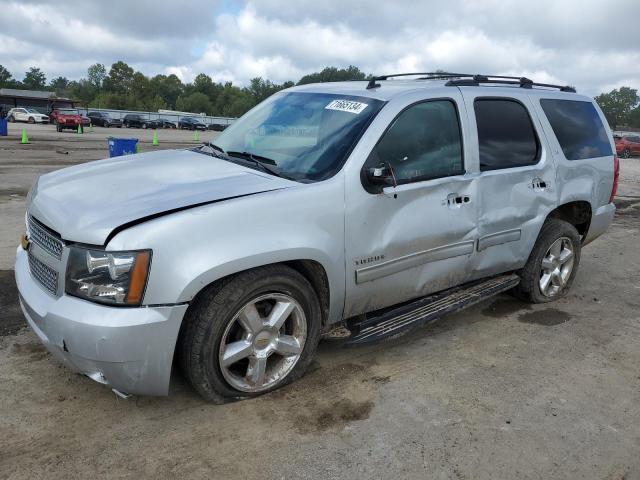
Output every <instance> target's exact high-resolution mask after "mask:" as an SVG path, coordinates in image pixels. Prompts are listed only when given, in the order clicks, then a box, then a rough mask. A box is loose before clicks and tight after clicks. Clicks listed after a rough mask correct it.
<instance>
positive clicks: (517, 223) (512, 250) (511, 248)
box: [465, 95, 557, 278]
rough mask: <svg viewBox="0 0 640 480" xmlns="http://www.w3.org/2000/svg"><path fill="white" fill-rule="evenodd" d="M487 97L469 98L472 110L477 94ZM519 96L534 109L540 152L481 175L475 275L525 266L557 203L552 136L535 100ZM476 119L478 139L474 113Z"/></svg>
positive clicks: (530, 108)
mask: <svg viewBox="0 0 640 480" xmlns="http://www.w3.org/2000/svg"><path fill="white" fill-rule="evenodd" d="M482 96H483V95H477V96H476V95H472V96H471V95H470V96H469V97H465V99H467V98H468V109H469V110H470V111H471V112H473V102H474V100H475V98H477V97H482ZM504 98H505V100H507V99H510V98H513V97H508V96H504ZM517 100H518V101H519V102H521V103H522V104H523V105H524V106H525V107H526V108H527V110H528V112H529V116H530V118H531V121H532V123H533V126H534V129H535V132H536V134H537V136H538V140H539V142H540V149H541V150H540V156H539V160H538V163H537V164H535V165H530V166H523V167H513V168H506V169H502V170H489V171H483V172H482V173H481V174H480V178H479V189H480V205H479V224H478V228H479V240H478V255H477V257H476V265H475V268H474V274H473V277H474V278H481V277H484V276H487V275H492V274H497V273H502V272H505V271H509V270H514V269H517V268H521V267H522V266H523V265H524V264H525V263H526V261H527V259H528V258H529V254H530V253H531V250H532V248H533V245H534V244H535V241H536V239H537V237H538V234H539V232H540V228H541V227H542V224H543V223H544V220H545V219H546V217H547V215H548V214H549V212H550V211H551V210H553V209H554V208H555V206H556V205H557V186H556V174H555V161H554V158H553V154H552V152H551V151H550V149H549V147H548V141H547V137H546V135H545V132H544V130H543V129H542V126H541V124H540V121H539V118H538V116H537V113H536V111H535V109H534V108H533V105H532V102H531V100H530V99H529V98H528V97H523V96H518V97H517ZM470 115H472V114H470ZM472 123H473V126H474V129H475V131H474V136H475V139H476V142H477V126H476V120H475V116H474V117H473V122H472ZM476 148H477V147H476Z"/></svg>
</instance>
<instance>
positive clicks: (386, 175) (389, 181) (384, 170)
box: [365, 165, 396, 187]
mask: <svg viewBox="0 0 640 480" xmlns="http://www.w3.org/2000/svg"><path fill="white" fill-rule="evenodd" d="M365 176H366V178H367V182H369V184H371V185H378V186H381V187H388V186H390V185H395V184H396V182H395V178H394V177H393V173H392V172H391V169H390V168H389V166H388V165H379V166H377V167H370V168H367V169H366V171H365Z"/></svg>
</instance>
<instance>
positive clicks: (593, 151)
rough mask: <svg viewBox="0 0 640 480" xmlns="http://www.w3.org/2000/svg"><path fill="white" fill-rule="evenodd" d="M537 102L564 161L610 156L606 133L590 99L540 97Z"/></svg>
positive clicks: (609, 145)
mask: <svg viewBox="0 0 640 480" xmlns="http://www.w3.org/2000/svg"><path fill="white" fill-rule="evenodd" d="M540 105H541V106H542V110H543V111H544V113H545V115H546V116H547V119H548V120H549V123H550V124H551V128H552V129H553V133H554V134H555V136H556V138H557V139H558V143H559V144H560V148H562V152H563V153H564V156H565V158H566V159H567V160H584V159H586V158H596V157H606V156H609V155H613V152H612V150H611V143H610V142H609V138H608V136H607V132H606V130H605V128H604V125H603V123H602V120H601V119H600V116H599V115H598V112H597V111H596V109H595V107H594V106H593V104H592V103H591V102H585V101H579V100H556V99H542V100H540Z"/></svg>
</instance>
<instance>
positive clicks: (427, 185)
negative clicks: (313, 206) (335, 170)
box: [345, 89, 477, 317]
mask: <svg viewBox="0 0 640 480" xmlns="http://www.w3.org/2000/svg"><path fill="white" fill-rule="evenodd" d="M452 90H453V89H452ZM405 102H406V101H405ZM461 111H462V112H464V108H462V98H461V96H459V94H458V93H457V92H453V91H452V92H451V96H450V97H448V98H442V99H429V100H416V101H415V102H414V103H412V104H409V105H407V104H406V103H404V104H394V105H391V104H390V105H387V106H386V107H385V109H383V111H382V112H381V114H380V115H379V118H377V119H376V123H375V124H374V125H372V128H371V129H370V130H374V131H376V130H378V129H379V130H378V131H380V130H383V128H384V126H386V125H389V127H388V128H386V129H385V130H384V131H383V132H382V134H381V135H380V134H379V139H377V142H376V141H375V140H376V139H374V140H373V142H372V143H374V144H375V146H374V147H373V148H372V149H371V147H369V148H370V152H367V153H368V157H367V159H366V161H365V162H364V166H363V169H362V171H363V172H364V171H366V169H368V168H371V167H378V166H381V167H383V168H387V169H388V170H389V171H390V172H392V173H393V177H394V178H395V184H396V185H395V186H387V187H384V188H377V187H375V186H374V185H371V184H369V182H368V181H367V180H366V175H364V174H363V175H362V176H361V178H359V179H358V181H357V182H356V181H351V180H353V178H352V177H355V175H354V174H355V173H359V172H357V171H355V169H354V170H351V171H347V189H346V199H345V200H346V201H345V204H346V218H345V232H346V238H345V250H346V252H345V253H346V275H347V278H346V290H347V301H346V304H345V316H346V317H349V316H353V315H357V314H360V313H365V312H368V311H372V310H376V309H379V308H382V307H386V306H390V305H393V304H396V303H399V302H403V301H406V300H410V299H413V298H417V297H420V296H423V295H426V294H429V293H432V292H435V291H439V290H443V289H446V288H448V287H451V286H454V285H457V284H460V283H463V282H464V281H465V280H466V279H467V278H468V277H469V265H470V263H471V259H472V258H473V255H474V250H475V242H476V239H477V233H476V221H477V210H476V208H477V207H476V205H477V200H476V197H477V189H476V177H477V175H476V174H474V173H466V171H465V162H464V157H465V155H464V148H463V141H462V138H463V137H462V131H463V129H464V128H466V117H464V115H461V114H460V112H461ZM367 153H365V154H364V155H365V156H366V155H367ZM360 165H362V162H361V163H360ZM358 168H360V166H358Z"/></svg>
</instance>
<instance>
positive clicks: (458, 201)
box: [442, 193, 471, 208]
mask: <svg viewBox="0 0 640 480" xmlns="http://www.w3.org/2000/svg"><path fill="white" fill-rule="evenodd" d="M470 201H471V198H469V195H460V194H459V193H450V194H449V195H447V198H446V199H445V200H444V201H443V202H442V204H443V205H447V206H448V207H449V208H460V207H461V206H463V205H464V204H466V203H469V202H470Z"/></svg>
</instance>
